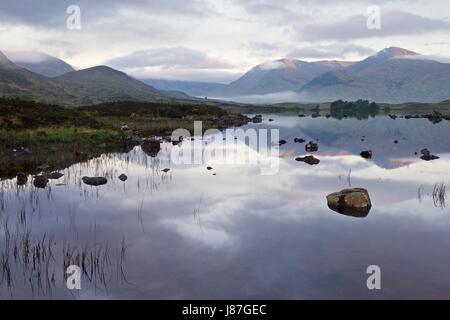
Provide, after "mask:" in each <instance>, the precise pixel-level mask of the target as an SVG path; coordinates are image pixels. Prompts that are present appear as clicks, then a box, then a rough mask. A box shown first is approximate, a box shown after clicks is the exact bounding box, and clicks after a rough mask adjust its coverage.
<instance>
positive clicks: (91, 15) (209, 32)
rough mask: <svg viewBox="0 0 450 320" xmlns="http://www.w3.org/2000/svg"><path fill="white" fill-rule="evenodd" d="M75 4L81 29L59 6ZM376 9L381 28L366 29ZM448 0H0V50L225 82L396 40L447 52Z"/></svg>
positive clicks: (349, 56)
mask: <svg viewBox="0 0 450 320" xmlns="http://www.w3.org/2000/svg"><path fill="white" fill-rule="evenodd" d="M72 4H76V5H79V6H80V8H81V22H82V28H81V30H68V29H67V27H66V19H67V17H68V14H67V13H66V9H67V7H68V6H69V5H72ZM369 5H378V6H380V8H381V12H382V15H381V18H382V20H381V23H382V24H381V29H380V30H369V29H367V27H366V20H367V7H368V6H369ZM448 12H450V3H449V1H448V0H430V1H425V0H410V1H406V0H371V1H369V0H347V1H332V0H322V1H320V2H319V1H312V0H286V1H283V2H280V1H271V0H246V1H244V0H164V1H160V0H129V1H122V0H96V1H92V0H39V1H34V0H15V1H9V0H8V1H6V0H0V43H1V48H0V50H2V49H3V50H22V51H23V50H34V51H42V52H46V53H48V54H51V55H55V56H58V57H60V58H62V59H64V60H66V61H67V62H68V63H70V64H72V65H74V66H76V67H79V68H86V67H90V66H94V65H99V64H109V65H111V66H113V67H115V68H118V69H120V70H123V71H125V72H128V73H130V74H131V75H134V76H138V77H152V78H155V77H163V78H170V79H172V78H181V79H183V80H190V79H192V80H206V81H222V82H228V81H231V80H233V79H234V78H236V77H238V76H239V75H241V74H242V73H244V72H245V71H247V70H248V69H250V68H251V67H253V66H254V65H257V64H260V63H263V62H267V61H271V60H275V59H279V58H283V57H293V58H298V59H304V60H308V61H310V60H317V59H345V60H358V59H362V58H365V57H366V56H367V55H370V54H372V53H374V52H376V51H379V50H381V49H383V48H385V47H389V46H398V47H404V48H407V49H410V50H412V51H416V52H420V53H422V54H424V55H427V56H446V55H447V54H446V53H447V52H449V51H450V42H449V41H447V40H446V39H449V38H450V37H449V36H450V18H449V14H448Z"/></svg>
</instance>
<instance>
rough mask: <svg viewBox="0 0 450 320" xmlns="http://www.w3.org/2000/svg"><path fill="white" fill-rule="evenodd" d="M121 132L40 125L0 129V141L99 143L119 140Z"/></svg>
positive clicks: (31, 144) (10, 143) (28, 143)
mask: <svg viewBox="0 0 450 320" xmlns="http://www.w3.org/2000/svg"><path fill="white" fill-rule="evenodd" d="M122 137H123V134H122V133H121V132H119V131H116V130H110V129H91V128H73V127H72V128H64V127H42V128H35V129H24V130H0V143H1V144H3V145H11V146H12V147H14V146H17V145H20V146H24V145H25V146H33V145H38V144H43V143H74V142H77V143H100V142H114V141H118V140H120V138H122Z"/></svg>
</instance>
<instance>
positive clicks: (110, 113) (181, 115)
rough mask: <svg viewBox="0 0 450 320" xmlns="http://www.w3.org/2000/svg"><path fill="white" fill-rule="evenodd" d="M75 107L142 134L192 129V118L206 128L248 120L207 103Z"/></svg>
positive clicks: (241, 123) (87, 113)
mask: <svg viewBox="0 0 450 320" xmlns="http://www.w3.org/2000/svg"><path fill="white" fill-rule="evenodd" d="M77 110H79V111H82V112H84V113H85V114H86V115H89V116H90V117H92V118H93V119H95V120H96V121H98V122H100V123H102V124H103V125H105V126H108V127H113V128H119V127H120V125H121V124H122V123H126V124H127V125H128V126H129V128H130V129H131V130H134V131H139V132H141V133H142V134H143V135H152V134H161V135H169V134H170V133H171V132H172V131H173V130H175V129H178V128H185V129H188V130H192V129H193V125H194V121H202V124H203V129H205V130H206V129H208V128H218V129H222V128H226V127H230V126H241V125H243V124H245V123H247V121H248V118H247V117H245V116H243V115H241V114H239V113H234V112H231V111H227V110H224V109H222V108H219V107H217V106H211V105H206V104H181V103H173V102H172V103H165V104H162V103H144V102H112V103H104V104H99V105H95V106H89V107H80V108H78V109H77Z"/></svg>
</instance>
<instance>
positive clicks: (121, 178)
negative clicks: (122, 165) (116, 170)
mask: <svg viewBox="0 0 450 320" xmlns="http://www.w3.org/2000/svg"><path fill="white" fill-rule="evenodd" d="M119 180H120V181H122V182H125V181H127V180H128V177H127V175H126V174H124V173H122V174H121V175H120V176H119Z"/></svg>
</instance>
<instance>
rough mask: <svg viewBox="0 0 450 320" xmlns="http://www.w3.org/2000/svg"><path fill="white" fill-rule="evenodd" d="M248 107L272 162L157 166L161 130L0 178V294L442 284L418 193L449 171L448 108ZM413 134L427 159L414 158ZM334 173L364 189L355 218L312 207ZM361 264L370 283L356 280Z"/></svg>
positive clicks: (440, 221)
mask: <svg viewBox="0 0 450 320" xmlns="http://www.w3.org/2000/svg"><path fill="white" fill-rule="evenodd" d="M264 118H265V119H269V118H273V119H274V121H273V122H270V123H269V122H268V121H266V120H264V121H263V123H261V124H251V125H248V126H246V127H245V128H253V127H254V128H279V129H280V138H282V139H284V140H286V141H287V144H285V145H283V146H281V147H280V151H281V153H282V154H283V155H284V156H282V157H281V158H280V169H279V172H278V174H276V175H273V176H263V175H260V171H259V168H258V167H257V166H255V165H231V164H220V163H214V164H211V167H212V168H213V169H212V170H206V166H207V165H208V164H204V165H183V166H181V165H180V166H176V165H172V164H171V163H170V161H169V154H170V149H171V148H175V147H176V148H179V147H181V148H183V146H172V145H171V144H163V145H162V148H161V151H160V152H159V154H158V155H157V157H155V158H152V157H150V156H148V155H146V154H145V153H144V152H143V151H142V150H141V149H140V147H136V148H134V149H133V150H132V151H130V152H128V153H113V154H105V155H102V156H101V157H99V158H96V159H93V160H90V161H88V162H85V163H78V164H74V165H72V166H70V167H69V168H67V169H65V170H61V173H63V174H64V176H63V177H62V178H60V179H58V180H52V181H50V183H49V187H47V188H46V189H39V190H38V189H36V188H34V187H33V186H32V184H31V183H30V182H28V184H27V185H26V186H24V187H19V188H18V187H17V186H16V181H15V179H12V180H4V181H2V182H1V193H0V200H1V201H0V204H1V206H0V209H1V210H0V221H1V228H0V240H1V244H2V251H1V256H2V266H3V268H2V271H0V272H1V274H0V279H1V281H0V293H1V298H49V297H50V298H65V299H73V298H82V299H101V298H157V299H166V298H168V299H176V298H189V299H201V298H203V299H205V298H209V299H221V298H225V299H226V298H232V299H241V298H246V299H271V298H287V299H300V298H319V299H320V298H344V299H345V298H448V297H449V296H450V278H449V277H447V272H448V269H449V267H450V257H449V255H448V251H449V249H450V232H449V230H450V212H449V209H448V207H445V206H442V205H437V204H436V202H435V201H434V199H433V190H434V188H435V185H436V184H437V183H441V182H443V183H444V184H447V185H449V182H450V178H449V172H450V144H449V143H448V136H449V133H450V122H448V121H443V122H441V123H438V124H432V123H430V122H429V121H427V120H424V119H410V120H405V119H396V120H391V119H390V118H388V117H375V118H370V119H368V120H355V119H345V120H336V119H325V118H315V119H312V118H298V117H288V116H277V115H270V116H264ZM245 128H244V129H245ZM362 136H364V138H362ZM295 137H300V138H304V139H305V140H306V141H318V144H319V150H318V152H315V153H314V156H316V157H317V158H319V159H320V163H319V164H318V165H315V166H309V165H307V164H305V163H302V162H296V161H295V159H294V158H295V157H296V156H304V155H306V153H305V150H304V144H300V143H294V138H295ZM362 140H363V141H362ZM394 140H398V141H399V143H398V144H394V143H393V141H394ZM238 143H239V144H240V148H244V149H245V148H247V146H246V145H245V144H244V143H243V142H240V141H238ZM425 147H426V148H428V149H430V150H431V151H432V152H433V153H434V154H436V155H438V156H440V159H438V160H434V161H430V162H426V161H422V160H420V159H419V155H415V152H419V151H420V150H421V149H422V148H425ZM369 149H370V150H372V151H373V158H372V159H371V160H366V159H363V158H362V157H361V156H360V155H359V153H360V152H361V151H362V150H369ZM253 151H255V150H253ZM164 168H170V169H171V170H170V171H168V172H163V171H162V169H164ZM122 173H125V174H126V175H127V176H128V180H126V181H125V182H122V181H120V180H119V179H118V176H119V175H120V174H122ZM214 174H215V175H214ZM83 176H103V177H106V178H107V179H108V183H107V184H106V185H104V186H99V187H91V186H88V185H85V184H83V183H82V182H81V178H82V177H83ZM28 181H30V179H29V180H28ZM348 187H363V188H366V189H367V190H369V193H370V198H371V201H372V209H371V211H370V214H369V215H368V216H367V217H366V218H364V219H355V218H353V217H347V216H344V215H340V214H338V213H335V212H333V211H331V210H330V209H329V208H328V206H327V202H326V199H325V197H326V195H327V194H330V193H332V192H335V191H339V190H342V189H344V188H348ZM5 248H8V249H7V250H6V249H5ZM26 248H28V249H27V250H29V251H30V250H31V251H33V252H34V251H35V250H38V251H39V250H40V251H39V257H40V260H39V261H37V258H36V255H35V256H34V260H35V261H33V253H32V252H31V251H30V252H29V253H28V255H26V254H25V253H24V250H25V249H26ZM36 248H39V249H36ZM44 248H45V250H46V251H45V255H44V254H43V253H42V252H43V251H44ZM14 252H16V253H17V254H16V257H15V254H14ZM19 253H20V254H19ZM26 256H28V259H29V260H28V261H26ZM78 256H80V257H82V256H85V260H84V262H85V264H86V272H85V274H84V275H83V278H82V289H81V290H80V291H77V292H71V291H69V290H67V289H66V287H65V280H64V272H63V271H64V267H65V266H66V264H67V263H69V264H70V263H77V262H80V261H82V260H80V259H82V258H78V259H77V257H78ZM49 257H50V258H49ZM87 257H89V259H87ZM372 264H376V265H379V266H380V267H381V270H382V290H381V291H376V292H374V291H369V290H368V289H367V287H366V279H367V274H366V268H367V266H369V265H372Z"/></svg>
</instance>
